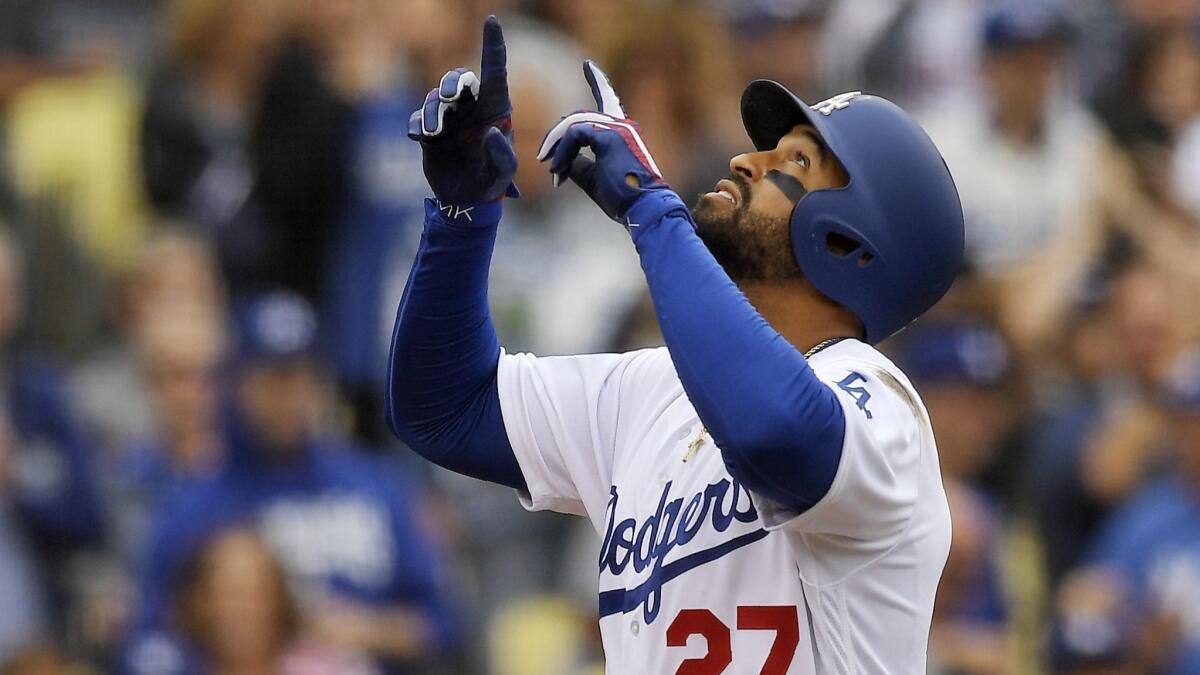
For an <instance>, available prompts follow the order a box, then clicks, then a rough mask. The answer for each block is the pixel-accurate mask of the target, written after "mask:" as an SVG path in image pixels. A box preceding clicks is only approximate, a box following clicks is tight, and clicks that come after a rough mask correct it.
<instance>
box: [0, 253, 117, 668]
mask: <svg viewBox="0 0 1200 675" xmlns="http://www.w3.org/2000/svg"><path fill="white" fill-rule="evenodd" d="M17 260H18V259H17V254H16V250H15V249H14V246H13V244H12V242H10V241H9V239H8V237H7V236H0V661H3V660H4V658H5V656H6V654H7V653H8V652H9V650H10V649H13V648H16V647H20V646H22V645H23V644H24V643H26V642H27V641H29V640H31V639H34V638H38V637H44V635H42V634H44V633H45V632H46V631H49V630H51V629H52V628H53V624H56V623H59V622H61V620H62V619H63V617H62V616H58V615H57V614H58V612H56V611H53V610H63V609H64V608H65V606H66V605H67V601H68V600H69V598H67V596H66V592H67V591H66V588H65V585H64V584H63V583H61V582H62V581H63V579H62V577H63V575H64V574H65V567H66V562H67V561H68V559H69V558H70V557H71V555H72V554H74V553H75V552H77V551H78V550H79V549H80V548H81V547H83V546H89V545H93V544H97V543H99V541H100V538H101V536H102V532H103V529H102V527H101V525H102V523H101V517H100V508H99V502H98V499H97V492H96V486H95V483H94V476H93V472H92V459H91V453H92V448H91V446H90V445H89V444H88V442H87V440H86V438H85V437H84V435H83V433H82V432H81V430H80V429H79V427H78V426H77V425H76V423H75V421H74V418H73V415H72V412H71V409H70V406H69V404H68V402H67V398H66V396H65V395H64V391H63V386H62V381H61V379H60V377H59V376H58V374H57V372H56V371H54V370H53V369H51V368H49V367H47V366H46V365H45V364H44V363H42V362H40V361H39V360H37V359H36V358H33V357H31V356H29V355H27V354H22V353H19V352H17V351H16V350H14V349H13V348H12V337H13V333H14V332H15V330H16V328H17V326H18V324H19V322H20V316H21V303H20V301H19V298H20V297H21V294H20V290H19V282H18V277H19V276H20V275H19V269H18V267H19V266H18V264H17Z"/></svg>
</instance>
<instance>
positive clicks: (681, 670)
mask: <svg viewBox="0 0 1200 675" xmlns="http://www.w3.org/2000/svg"><path fill="white" fill-rule="evenodd" d="M809 363H810V364H811V366H812V367H813V369H814V370H815V372H816V374H817V376H818V377H819V378H820V379H821V380H822V381H823V382H825V383H826V384H827V385H828V386H829V387H831V389H832V390H833V391H834V392H836V393H837V396H838V399H839V400H840V401H841V403H842V407H843V409H844V411H845V417H846V434H845V441H844V444H843V448H842V458H841V463H840V465H839V468H838V470H837V474H836V477H835V479H834V481H833V485H832V487H831V488H830V490H829V492H828V494H826V495H825V497H824V498H822V499H821V500H820V501H819V502H818V503H817V504H816V505H814V506H813V507H812V508H810V509H808V510H807V511H804V512H803V513H794V512H789V511H788V510H787V509H786V508H783V507H782V506H780V505H778V504H775V503H772V502H771V501H770V500H768V499H765V498H763V497H761V496H759V495H754V494H751V493H750V492H749V491H747V489H746V488H745V487H743V486H742V485H740V484H739V483H738V482H737V481H735V480H734V479H733V478H732V477H731V476H730V475H729V473H728V472H727V471H726V469H725V464H724V463H723V461H722V459H721V456H720V451H719V450H718V448H716V447H715V446H714V445H713V442H712V440H711V439H710V438H709V437H708V436H707V434H706V433H704V430H703V426H702V425H701V422H700V419H699V417H698V416H697V415H696V411H695V409H694V408H693V407H692V404H691V403H690V402H689V401H688V399H687V396H686V394H685V393H684V391H683V386H682V385H681V384H680V381H679V377H678V375H677V374H676V372H675V368H674V365H673V364H672V362H671V358H670V355H669V354H668V352H667V350H666V348H659V349H650V350H643V351H637V352H630V353H627V354H613V355H589V356H569V357H549V358H536V357H533V356H529V355H524V354H521V355H502V356H501V359H500V366H499V373H498V377H499V390H500V404H501V409H502V412H503V416H504V424H505V428H506V429H507V432H508V437H509V440H510V442H511V444H512V447H513V450H514V452H515V453H516V456H517V460H518V462H519V464H520V466H521V470H522V472H523V473H524V476H525V481H526V484H527V486H528V490H529V491H528V494H522V495H521V499H522V502H523V503H524V504H525V506H526V507H527V508H529V509H531V510H541V509H550V510H554V511H560V512H564V513H572V514H578V515H583V516H586V517H588V518H589V519H590V520H591V522H592V524H593V525H594V527H595V528H596V532H597V533H598V534H599V535H600V537H601V538H602V540H603V545H602V548H601V553H600V560H599V569H600V574H599V590H600V627H601V632H602V634H603V639H604V652H605V656H606V660H607V672H608V673H613V674H618V673H619V674H620V675H630V674H633V673H653V674H659V673H664V674H670V673H677V674H680V675H711V674H716V673H730V674H733V673H738V674H740V673H749V674H754V673H762V674H763V675H783V674H785V673H788V674H796V675H800V674H803V675H813V674H816V673H820V674H822V675H823V674H825V673H839V674H841V673H856V674H866V673H881V674H882V673H886V674H888V675H899V674H913V675H916V674H923V673H925V656H926V648H927V642H928V634H929V624H930V618H931V614H932V612H933V600H934V594H935V592H936V590H937V585H938V580H939V578H940V576H941V573H942V567H943V565H944V563H945V561H946V555H947V553H948V552H949V547H950V513H949V508H948V507H947V503H946V495H945V492H944V491H943V488H942V479H941V472H940V469H939V466H938V458H937V450H936V448H935V446H934V441H933V435H932V432H931V429H930V425H929V418H928V414H927V413H926V411H925V409H924V406H923V404H922V403H921V401H920V399H919V398H918V396H917V394H916V393H915V392H914V391H913V388H912V385H911V384H910V383H909V381H908V379H907V378H906V377H905V376H904V375H903V374H902V373H901V372H900V371H899V370H898V369H897V368H896V366H895V365H894V364H892V363H891V362H890V361H889V360H888V359H887V358H886V357H884V356H883V355H882V354H880V353H879V352H877V351H876V350H875V349H873V348H872V347H870V346H868V345H866V344H864V343H862V342H858V341H856V340H845V341H842V342H839V343H837V344H834V345H833V346H830V347H828V348H827V349H825V350H823V351H821V352H818V353H817V354H815V355H814V356H813V357H811V358H810V359H809ZM747 422H748V423H753V420H747Z"/></svg>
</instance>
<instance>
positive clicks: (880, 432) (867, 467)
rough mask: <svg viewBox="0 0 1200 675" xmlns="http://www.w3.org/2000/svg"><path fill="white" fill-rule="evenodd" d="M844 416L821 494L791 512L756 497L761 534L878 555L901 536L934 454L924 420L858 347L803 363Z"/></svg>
mask: <svg viewBox="0 0 1200 675" xmlns="http://www.w3.org/2000/svg"><path fill="white" fill-rule="evenodd" d="M810 364H811V365H812V367H813V370H814V371H815V372H816V374H817V377H818V378H819V379H820V380H821V381H822V382H824V383H825V384H826V385H827V386H828V387H829V388H830V389H831V390H833V392H834V393H835V394H836V395H837V398H838V401H839V402H841V404H842V410H843V412H844V414H845V418H846V434H845V439H844V441H843V444H842V456H841V461H840V463H839V466H838V470H837V473H836V475H835V477H834V480H833V484H832V485H831V486H830V488H829V492H828V493H826V494H825V496H824V497H823V498H822V499H821V500H820V501H818V502H817V503H816V504H815V505H813V506H812V507H811V508H809V509H808V510H806V511H804V512H802V513H795V512H793V511H790V510H788V509H786V508H784V507H783V506H782V505H779V504H777V503H774V502H771V501H770V500H767V499H764V498H761V497H760V496H756V500H755V501H756V503H759V505H760V512H761V514H762V516H763V521H764V523H765V524H766V527H767V529H769V530H774V529H786V530H788V531H793V532H803V533H810V534H819V535H830V536H834V537H843V538H848V539H853V540H857V544H856V547H858V548H864V547H865V548H868V549H874V550H876V551H879V550H885V549H886V548H888V547H890V546H891V545H892V544H893V543H894V542H895V541H896V539H897V538H898V537H899V536H900V535H901V534H902V533H903V530H904V528H905V527H906V525H907V524H908V522H909V520H910V518H911V516H912V514H913V510H914V507H915V505H916V502H917V498H918V493H919V490H920V485H921V482H922V467H923V461H922V457H923V456H925V455H928V454H931V453H935V452H936V450H935V449H934V448H933V446H932V437H931V435H930V428H929V422H928V417H927V415H926V413H925V411H924V408H923V406H922V405H921V403H920V401H919V399H918V398H917V396H916V394H915V392H914V391H913V390H912V385H911V384H909V383H908V381H907V379H906V378H904V376H903V374H901V373H900V372H899V370H898V369H896V367H895V366H894V365H892V364H891V362H889V361H888V360H887V359H886V358H884V357H883V356H882V355H880V354H879V353H878V352H875V351H874V350H873V349H870V348H869V347H866V346H865V345H861V344H856V345H853V346H852V345H847V346H846V348H839V349H836V350H830V353H829V354H826V353H820V354H817V355H816V356H815V357H814V358H813V359H811V360H810Z"/></svg>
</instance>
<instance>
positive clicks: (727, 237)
mask: <svg viewBox="0 0 1200 675" xmlns="http://www.w3.org/2000/svg"><path fill="white" fill-rule="evenodd" d="M729 180H731V181H733V183H734V184H735V185H737V187H738V192H740V193H741V199H742V203H741V204H739V205H738V206H737V208H735V209H733V210H732V211H728V210H724V209H719V208H718V207H716V206H713V205H711V204H710V203H709V202H708V200H706V199H705V198H704V196H703V195H701V197H700V200H699V201H697V202H696V205H695V206H693V207H692V220H694V221H695V222H696V234H698V235H699V236H700V240H701V241H703V242H704V245H705V246H707V247H708V250H709V252H711V253H712V254H713V257H714V258H716V259H717V262H718V263H720V265H721V267H723V268H724V269H725V273H726V274H728V275H729V278H731V279H733V281H734V282H736V283H739V284H741V283H745V282H762V281H768V282H770V281H782V280H785V279H793V278H795V277H798V276H800V267H799V266H798V265H796V259H795V257H794V254H793V253H792V232H791V214H788V216H787V217H784V218H772V217H769V216H764V215H762V214H758V213H753V212H751V211H750V200H751V195H750V184H749V183H748V182H747V181H746V179H745V178H743V177H742V176H741V175H739V174H734V175H732V176H730V177H729Z"/></svg>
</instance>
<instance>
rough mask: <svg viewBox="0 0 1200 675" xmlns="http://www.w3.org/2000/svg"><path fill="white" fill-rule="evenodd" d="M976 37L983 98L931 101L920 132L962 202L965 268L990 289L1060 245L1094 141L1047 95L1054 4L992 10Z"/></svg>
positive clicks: (1061, 31)
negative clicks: (932, 144)
mask: <svg viewBox="0 0 1200 675" xmlns="http://www.w3.org/2000/svg"><path fill="white" fill-rule="evenodd" d="M978 30H980V31H981V33H982V43H983V44H984V56H983V63H982V80H983V85H984V95H983V96H982V97H976V96H958V97H955V98H954V99H952V100H943V101H941V102H938V103H937V104H935V107H934V108H933V109H932V110H930V111H929V114H928V115H927V119H926V126H927V128H928V129H929V132H930V134H931V135H932V136H933V138H934V140H935V141H937V142H938V146H939V148H940V149H941V151H942V154H943V155H944V156H945V158H946V162H947V164H948V165H949V166H950V170H951V172H953V173H954V177H955V181H956V184H957V186H958V189H959V194H960V195H961V198H962V201H963V211H964V215H965V217H966V224H967V253H968V260H969V264H970V265H971V266H972V267H973V268H974V269H975V270H976V271H977V272H979V273H980V274H981V275H983V277H984V278H985V279H989V280H992V281H997V280H1004V279H1005V277H1007V276H1009V275H1012V274H1014V273H1015V271H1016V268H1019V267H1020V266H1022V265H1024V264H1027V263H1028V262H1029V261H1030V259H1031V258H1035V257H1036V256H1037V255H1038V254H1039V253H1040V252H1041V251H1042V250H1043V249H1045V248H1046V247H1047V246H1049V245H1050V244H1051V243H1052V242H1054V241H1056V240H1058V239H1059V238H1061V237H1064V236H1068V234H1069V229H1068V226H1069V225H1070V223H1071V220H1072V219H1073V218H1076V217H1078V211H1079V210H1080V209H1081V208H1082V205H1083V203H1084V201H1085V199H1086V198H1087V197H1088V195H1089V190H1090V186H1089V180H1088V170H1087V169H1088V167H1090V166H1091V163H1092V162H1093V161H1094V160H1095V153H1096V151H1097V146H1098V143H1099V140H1100V136H1099V129H1098V127H1097V125H1096V124H1095V123H1094V122H1093V120H1092V119H1091V118H1090V116H1089V115H1088V114H1087V112H1086V111H1085V110H1084V109H1083V107H1082V106H1081V105H1079V104H1077V103H1075V102H1074V101H1073V100H1072V99H1071V97H1070V95H1069V94H1068V95H1062V94H1060V93H1057V91H1056V90H1058V89H1060V88H1061V72H1062V68H1063V65H1064V57H1065V53H1066V49H1067V47H1068V43H1067V40H1068V32H1069V24H1068V21H1067V18H1066V15H1065V14H1064V9H1063V8H1062V7H1061V6H1060V5H1059V4H1058V3H1057V2H1055V1H1054V0H1002V1H1001V2H997V3H993V4H992V5H991V6H990V7H989V8H988V10H987V12H986V15H985V17H984V19H983V22H982V25H981V26H980V27H979V29H978Z"/></svg>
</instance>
